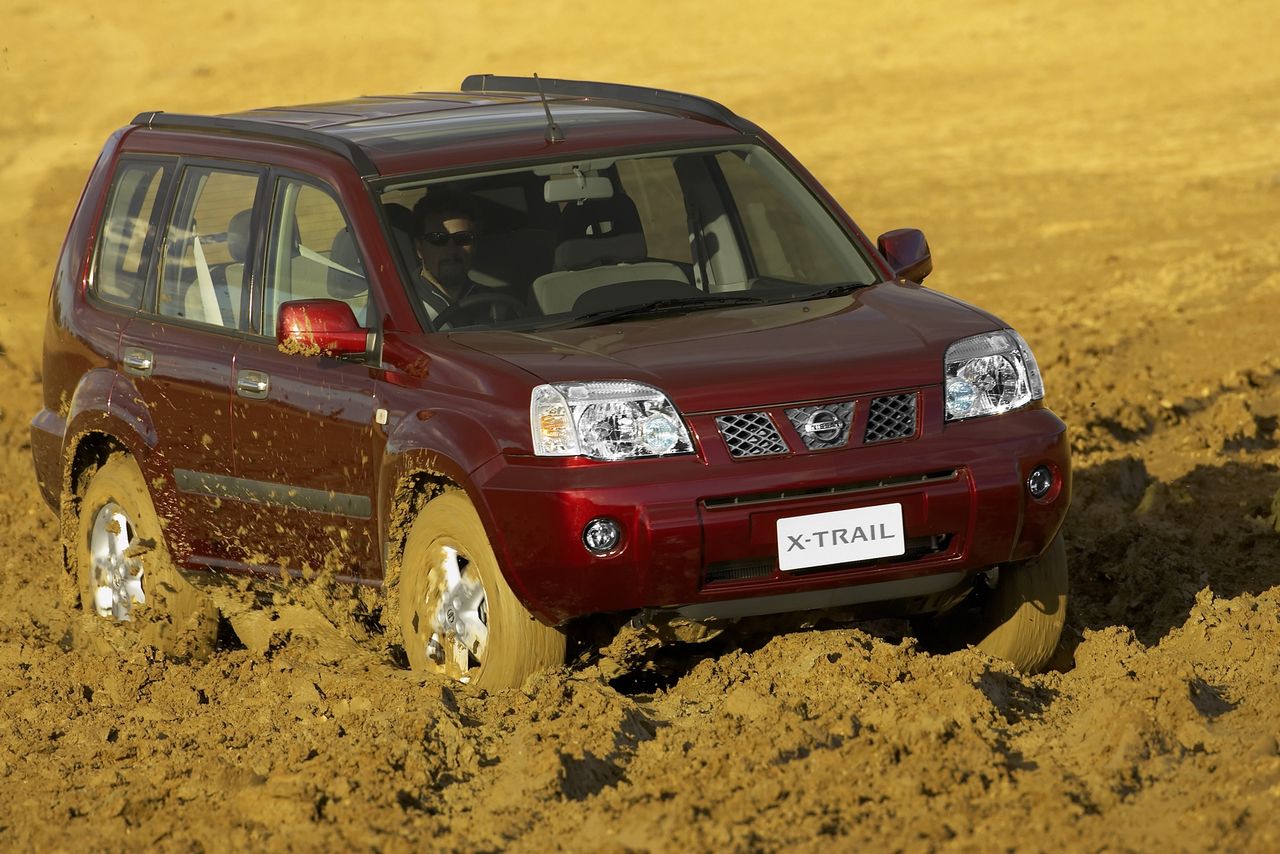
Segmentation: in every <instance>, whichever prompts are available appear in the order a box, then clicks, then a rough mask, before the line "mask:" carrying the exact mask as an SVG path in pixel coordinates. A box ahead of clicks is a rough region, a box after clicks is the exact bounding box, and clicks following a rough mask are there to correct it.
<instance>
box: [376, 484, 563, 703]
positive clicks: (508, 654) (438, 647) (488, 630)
mask: <svg viewBox="0 0 1280 854" xmlns="http://www.w3.org/2000/svg"><path fill="white" fill-rule="evenodd" d="M398 604H399V609H398V610H399V622H400V634H401V639H402V641H403V644H404V651H405V655H406V656H407V657H408V659H409V666H410V667H412V668H413V669H414V670H423V671H427V672H432V673H437V674H440V675H443V676H447V677H449V678H452V679H457V680H459V681H461V682H467V683H469V684H471V685H476V686H478V687H480V688H484V689H486V690H490V691H493V690H500V689H502V688H513V687H519V686H520V685H522V684H524V681H525V679H526V678H528V677H529V676H530V675H532V674H534V673H537V672H539V671H541V670H546V669H549V668H553V667H559V666H560V665H562V664H564V655H565V637H564V634H563V633H561V632H560V631H558V630H557V629H555V628H553V627H551V626H546V625H543V624H542V623H540V622H538V620H537V619H536V618H534V616H533V615H532V614H530V613H529V611H528V610H527V609H526V608H525V607H524V605H523V604H521V602H520V600H519V599H518V598H517V597H516V595H515V593H514V592H513V591H512V590H511V587H510V585H508V584H507V581H506V579H505V578H504V577H503V575H502V571H501V570H500V569H499V568H498V560H497V558H496V557H495V556H494V553H493V547H492V546H491V545H490V544H489V537H488V534H487V533H486V532H485V529H484V523H483V522H481V521H480V516H479V514H478V513H476V509H475V507H474V506H472V504H471V501H470V500H469V499H468V498H467V496H466V494H465V493H464V492H461V491H458V490H453V491H449V492H444V493H442V494H440V495H438V496H436V497H435V498H433V499H431V501H429V502H428V503H427V504H426V506H425V507H423V509H422V511H421V512H420V513H419V514H418V517H417V519H415V520H414V523H413V527H412V529H411V530H410V532H409V537H408V539H407V540H406V542H405V548H404V561H403V565H402V569H401V574H400V583H399V603H398Z"/></svg>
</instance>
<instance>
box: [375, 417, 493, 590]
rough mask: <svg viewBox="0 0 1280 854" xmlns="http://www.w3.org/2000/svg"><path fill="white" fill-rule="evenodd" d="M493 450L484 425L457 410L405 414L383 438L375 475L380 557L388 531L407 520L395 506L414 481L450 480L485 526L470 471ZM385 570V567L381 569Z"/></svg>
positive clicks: (385, 551)
mask: <svg viewBox="0 0 1280 854" xmlns="http://www.w3.org/2000/svg"><path fill="white" fill-rule="evenodd" d="M498 450H499V449H498V446H497V445H496V443H494V441H493V439H492V437H490V436H489V433H488V431H487V430H486V429H485V428H484V426H483V425H482V424H481V423H480V422H479V421H477V420H476V419H474V418H471V417H469V416H467V415H465V414H463V413H460V412H450V411H434V412H429V413H428V412H426V411H425V410H424V411H423V412H418V413H409V414H408V415H407V416H406V417H405V418H404V419H403V420H401V421H400V422H399V423H398V424H397V425H396V427H395V429H394V430H393V431H392V433H391V434H390V435H389V436H388V437H387V445H386V450H385V452H384V454H383V458H382V466H381V468H380V471H379V473H378V519H379V529H380V531H381V535H382V546H383V555H384V558H385V557H386V556H387V555H388V543H389V542H391V541H392V540H394V539H395V537H394V536H393V528H394V527H395V526H396V525H397V524H399V523H401V522H403V521H406V520H402V519H400V518H399V516H400V515H401V514H399V512H398V508H397V507H396V503H397V501H399V500H401V498H402V496H401V494H400V492H401V489H402V487H403V486H404V485H405V484H407V483H411V482H412V481H413V480H415V479H418V478H426V479H428V480H432V481H438V482H446V481H447V482H451V483H454V484H457V485H458V486H459V487H461V488H462V489H464V490H466V492H467V495H468V497H469V498H470V499H471V502H472V503H473V504H474V505H475V506H476V509H477V510H478V511H479V512H480V517H481V518H482V519H484V520H485V524H486V525H488V524H489V511H488V508H487V507H486V506H485V505H484V499H483V496H481V495H480V494H479V493H478V492H477V491H476V489H475V487H474V485H473V484H472V482H471V473H472V472H474V471H475V470H476V469H478V468H479V467H480V466H482V465H484V464H485V463H486V462H488V461H489V460H491V459H493V458H494V457H495V456H497V455H498ZM384 571H385V567H384Z"/></svg>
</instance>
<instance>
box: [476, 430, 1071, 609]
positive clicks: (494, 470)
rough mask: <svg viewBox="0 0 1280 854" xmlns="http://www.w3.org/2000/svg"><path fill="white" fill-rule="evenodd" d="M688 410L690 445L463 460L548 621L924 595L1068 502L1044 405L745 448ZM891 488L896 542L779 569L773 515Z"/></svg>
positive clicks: (1057, 522) (845, 504) (1057, 434)
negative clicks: (1040, 486)
mask: <svg viewBox="0 0 1280 854" xmlns="http://www.w3.org/2000/svg"><path fill="white" fill-rule="evenodd" d="M935 411H936V410H935ZM689 422H690V426H691V427H692V428H693V430H694V433H695V435H696V436H697V441H698V444H699V446H700V447H701V453H700V454H698V455H690V456H684V457H673V458H668V459H653V460H633V461H625V462H592V461H585V460H577V459H571V460H566V459H553V458H538V457H529V456H515V455H511V456H499V457H497V458H495V459H493V460H491V461H490V462H489V463H488V464H486V465H485V466H482V467H481V468H480V469H478V470H477V471H476V472H475V473H474V475H473V484H474V486H475V487H476V494H477V496H478V497H479V499H480V505H481V506H480V511H481V513H482V514H483V515H485V516H486V517H487V518H486V519H485V521H486V525H487V528H488V530H489V532H490V536H491V539H492V544H493V547H494V550H495V552H496V553H497V557H498V560H499V563H500V564H501V566H502V568H503V571H504V573H505V574H506V577H507V579H508V581H509V583H510V584H511V586H512V588H513V589H514V590H515V592H516V593H517V595H519V596H520V597H521V599H522V600H523V601H524V603H525V605H526V607H528V608H529V609H530V610H531V611H533V613H535V614H536V615H537V616H538V617H539V618H541V619H543V620H545V621H547V622H549V623H553V624H559V623H563V622H565V621H567V620H570V619H572V618H574V617H578V616H582V615H586V614H592V613H604V612H614V611H629V610H634V609H640V608H680V609H683V611H684V612H685V613H687V614H691V615H703V616H710V615H716V614H733V615H736V614H745V613H762V612H767V611H768V610H777V609H779V608H782V609H791V608H793V607H794V609H795V610H801V609H809V608H816V607H830V606H835V605H841V604H847V603H850V602H858V601H870V600H875V599H888V598H901V597H903V596H910V595H924V594H929V593H933V592H938V591H939V590H942V589H946V588H950V587H954V586H955V585H956V584H958V583H960V582H962V581H963V580H964V579H965V578H966V577H967V576H969V575H972V574H973V573H976V572H979V571H981V570H984V569H986V568H988V567H990V566H993V565H996V564H1000V563H1005V562H1008V561H1016V560H1023V559H1026V558H1030V557H1034V556H1036V555H1038V554H1040V553H1041V552H1042V551H1043V550H1044V549H1045V548H1046V547H1047V546H1048V544H1049V542H1050V541H1051V540H1052V539H1053V537H1054V535H1055V534H1056V533H1057V531H1058V529H1059V527H1060V526H1061V524H1062V521H1063V519H1064V517H1065V515H1066V511H1067V506H1068V504H1069V503H1070V452H1069V448H1068V444H1067V437H1066V426H1065V425H1064V424H1063V423H1062V421H1061V420H1059V419H1058V417H1057V416H1056V415H1054V414H1053V413H1052V412H1050V411H1049V410H1047V409H1042V408H1036V409H1027V410H1022V411H1019V412H1014V413H1008V414H1006V415H1001V416H994V417H989V418H978V419H973V420H971V421H962V422H957V423H954V424H946V425H944V424H942V423H941V422H940V420H939V421H938V423H934V424H929V423H927V422H926V424H925V425H924V429H923V430H922V432H921V433H920V435H917V436H916V437H914V438H911V439H908V440H904V441H897V442H889V443H885V444H880V445H861V446H856V447H850V448H844V449H840V450H832V451H815V452H810V453H793V454H789V455H785V456H778V457H768V458H750V459H733V458H731V457H730V456H729V454H728V453H727V451H726V450H725V448H724V445H723V443H722V442H721V441H720V438H719V436H718V435H717V433H716V429H715V423H714V417H713V416H712V415H705V416H692V417H690V418H689ZM1043 464H1047V465H1051V466H1052V467H1054V468H1055V469H1056V470H1057V472H1058V477H1059V482H1060V484H1061V487H1060V488H1058V489H1056V490H1055V491H1053V492H1051V493H1050V495H1049V496H1047V497H1046V499H1045V500H1043V501H1037V500H1034V499H1032V498H1031V496H1030V495H1029V494H1028V492H1027V489H1026V485H1025V484H1026V479H1027V476H1028V475H1029V474H1030V472H1031V470H1032V469H1034V468H1035V467H1036V466H1038V465H1043ZM890 502H897V503H900V504H901V505H902V509H903V524H904V533H905V535H906V537H907V553H906V554H905V555H903V556H901V557H896V558H886V559H880V560H872V561H865V562H861V563H856V564H845V565H840V566H824V567H816V568H812V569H807V570H802V571H790V572H783V571H781V570H779V569H778V560H777V542H776V533H775V531H776V528H775V523H776V521H777V520H778V519H779V518H783V517H790V516H801V515H806V514H810V513H821V512H826V511H830V510H843V509H847V508H853V507H865V506H871V505H876V504H885V503H890ZM597 516H609V517H612V518H614V519H616V520H617V521H618V522H620V523H621V525H622V529H623V531H624V536H623V541H622V544H621V545H620V546H619V548H618V549H617V550H616V551H615V552H614V553H612V554H610V555H608V556H605V557H596V556H593V555H592V554H590V553H588V552H587V550H586V549H585V548H584V547H583V545H582V541H581V533H582V529H583V527H584V526H585V525H586V524H587V522H588V521H590V520H591V519H593V518H595V517H597ZM853 588H862V590H861V592H859V591H858V590H856V589H853ZM823 591H829V593H828V594H827V595H823ZM753 603H754V607H753ZM772 603H782V604H780V605H778V606H774V605H773V604H772ZM786 603H792V604H791V605H788V604H786Z"/></svg>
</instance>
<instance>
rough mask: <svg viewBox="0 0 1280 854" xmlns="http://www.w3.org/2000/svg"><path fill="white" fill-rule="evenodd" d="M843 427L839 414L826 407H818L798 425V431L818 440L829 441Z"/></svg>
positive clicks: (837, 434)
mask: <svg viewBox="0 0 1280 854" xmlns="http://www.w3.org/2000/svg"><path fill="white" fill-rule="evenodd" d="M843 428H844V425H843V424H841V423H840V418H839V416H837V415H836V414H835V413H834V412H831V411H830V410H827V409H819V410H818V411H817V412H814V413H811V414H810V415H809V417H808V418H807V419H805V422H804V424H802V425H801V426H800V432H802V433H804V434H806V435H808V436H812V437H813V438H815V439H818V440H819V441H822V442H830V441H831V440H832V439H836V438H838V437H839V436H840V431H841V430H842V429H843Z"/></svg>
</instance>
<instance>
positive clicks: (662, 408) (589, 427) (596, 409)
mask: <svg viewBox="0 0 1280 854" xmlns="http://www.w3.org/2000/svg"><path fill="white" fill-rule="evenodd" d="M529 424H530V427H531V428H532V430H533V450H534V453H536V454H537V455H538V456H540V457H574V456H586V457H591V458H592V459H596V460H630V459H636V458H638V457H663V456H670V455H672V454H691V453H693V442H691V441H690V440H689V431H688V430H686V429H685V426H684V421H683V419H681V417H680V413H679V412H676V408H675V407H674V406H672V405H671V401H669V400H667V396H666V395H665V394H663V393H662V392H660V391H658V390H657V389H656V388H654V387H653V386H648V385H645V384H644V383H635V382H625V381H617V382H583V383H554V384H551V385H540V386H538V387H537V388H535V389H534V390H533V395H532V397H531V398H530V401H529Z"/></svg>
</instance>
